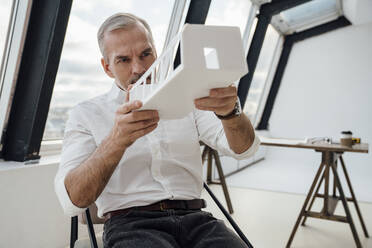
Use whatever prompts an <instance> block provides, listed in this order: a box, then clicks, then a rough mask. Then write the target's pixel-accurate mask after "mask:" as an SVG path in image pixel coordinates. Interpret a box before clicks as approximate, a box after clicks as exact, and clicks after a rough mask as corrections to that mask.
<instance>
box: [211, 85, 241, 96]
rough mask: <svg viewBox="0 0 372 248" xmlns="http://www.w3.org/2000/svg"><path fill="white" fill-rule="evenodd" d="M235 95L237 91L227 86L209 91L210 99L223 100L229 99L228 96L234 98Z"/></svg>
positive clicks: (233, 87)
mask: <svg viewBox="0 0 372 248" xmlns="http://www.w3.org/2000/svg"><path fill="white" fill-rule="evenodd" d="M236 94H237V90H236V87H235V86H229V87H225V88H215V89H211V90H210V91H209V96H210V97H219V98H224V97H229V96H236Z"/></svg>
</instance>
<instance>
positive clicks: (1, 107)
mask: <svg viewBox="0 0 372 248" xmlns="http://www.w3.org/2000/svg"><path fill="white" fill-rule="evenodd" d="M31 6H32V0H28V1H21V0H13V3H12V7H11V13H10V16H9V23H8V30H7V34H6V39H5V46H4V51H3V57H2V61H1V67H0V130H1V132H0V140H1V142H0V154H1V153H2V150H3V141H4V134H5V129H6V126H7V124H8V120H9V114H10V109H11V107H12V100H13V96H14V91H15V87H16V81H17V77H18V73H19V66H20V64H21V55H22V53H23V48H24V43H25V39H26V33H27V28H28V21H29V18H30V12H31ZM0 156H1V155H0Z"/></svg>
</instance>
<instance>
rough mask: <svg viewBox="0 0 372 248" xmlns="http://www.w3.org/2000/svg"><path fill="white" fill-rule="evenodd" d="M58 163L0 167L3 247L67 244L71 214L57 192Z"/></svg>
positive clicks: (0, 216) (0, 212)
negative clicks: (8, 167) (55, 190)
mask: <svg viewBox="0 0 372 248" xmlns="http://www.w3.org/2000/svg"><path fill="white" fill-rule="evenodd" d="M56 172H57V165H56V164H54V165H42V166H33V167H29V168H19V169H12V170H1V171H0V247H7V248H13V247H14V248H18V247H32V248H33V247H34V248H44V247H45V248H50V247H66V246H67V245H68V244H69V239H70V236H69V235H70V218H68V217H65V216H64V215H63V211H62V208H61V207H60V205H59V202H58V200H57V197H56V195H55V193H54V185H53V180H54V176H55V174H56Z"/></svg>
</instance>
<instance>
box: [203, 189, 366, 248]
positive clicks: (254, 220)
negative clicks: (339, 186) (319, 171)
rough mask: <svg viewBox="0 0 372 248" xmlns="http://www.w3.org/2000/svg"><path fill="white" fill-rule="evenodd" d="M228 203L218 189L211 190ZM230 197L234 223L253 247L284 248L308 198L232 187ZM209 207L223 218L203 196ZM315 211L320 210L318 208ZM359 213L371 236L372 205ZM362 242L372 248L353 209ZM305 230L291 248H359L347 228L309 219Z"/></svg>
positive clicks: (362, 204)
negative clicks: (235, 222)
mask: <svg viewBox="0 0 372 248" xmlns="http://www.w3.org/2000/svg"><path fill="white" fill-rule="evenodd" d="M211 188H212V189H213V191H214V192H215V193H216V195H217V196H218V197H219V199H221V202H223V203H225V200H224V196H223V193H222V189H221V187H220V186H219V185H213V186H212V187H211ZM229 190H230V195H231V198H232V202H233V207H234V211H235V213H234V214H233V217H234V219H235V220H236V221H237V223H238V224H239V225H240V227H241V229H242V230H243V232H244V233H245V234H246V235H247V237H248V239H249V240H250V241H251V243H252V244H253V246H254V247H258V248H276V247H285V245H286V243H287V241H288V238H289V236H290V233H291V231H292V228H293V225H294V223H295V221H296V219H297V217H298V214H299V212H300V209H301V207H302V204H303V201H304V200H305V195H298V194H288V193H277V192H272V191H263V190H252V189H246V188H236V187H230V188H229ZM203 196H204V197H205V198H206V199H208V202H209V203H210V204H209V206H208V208H207V210H209V211H211V212H212V213H213V214H214V215H215V216H216V217H219V218H223V215H222V213H221V212H220V211H219V210H218V208H217V206H216V205H215V204H214V203H213V202H212V200H211V199H210V198H209V196H208V195H207V193H206V192H204V195H203ZM318 203H321V202H320V201H319V202H316V203H315V204H314V209H317V207H318V209H317V210H319V204H318ZM349 206H350V204H349ZM359 207H360V209H361V211H362V215H363V218H364V222H365V223H366V225H367V229H368V231H369V233H372V204H368V203H360V206H359ZM350 208H351V212H352V215H353V220H354V223H355V225H356V228H357V231H358V234H359V238H360V240H361V243H362V245H363V247H364V248H367V247H371V248H372V238H369V239H367V238H365V237H364V235H363V232H362V229H361V225H360V222H359V220H358V219H357V216H356V211H355V208H354V207H353V206H351V207H350ZM336 213H337V214H341V215H343V214H344V212H343V208H342V205H338V207H337V209H336ZM306 224H307V225H306V226H305V227H303V226H300V227H299V228H298V230H297V233H296V236H295V238H294V240H293V243H292V245H291V247H303V248H305V247H308V248H310V247H327V248H331V247H337V248H342V247H345V248H346V247H356V246H355V243H354V239H353V236H352V234H351V230H350V227H349V226H348V224H344V223H339V222H333V221H325V220H319V219H312V218H309V219H308V220H307V223H306Z"/></svg>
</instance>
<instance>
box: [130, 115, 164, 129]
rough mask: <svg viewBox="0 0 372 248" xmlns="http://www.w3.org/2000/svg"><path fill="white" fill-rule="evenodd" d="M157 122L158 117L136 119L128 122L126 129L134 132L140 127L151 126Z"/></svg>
mask: <svg viewBox="0 0 372 248" xmlns="http://www.w3.org/2000/svg"><path fill="white" fill-rule="evenodd" d="M158 122H159V118H154V119H149V120H144V121H137V122H134V123H130V124H129V126H128V131H130V132H136V131H138V130H141V129H146V128H148V127H149V126H152V125H154V124H157V123H158Z"/></svg>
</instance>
